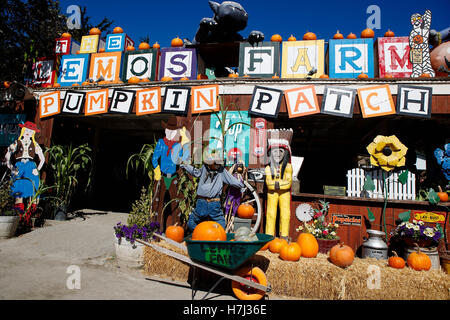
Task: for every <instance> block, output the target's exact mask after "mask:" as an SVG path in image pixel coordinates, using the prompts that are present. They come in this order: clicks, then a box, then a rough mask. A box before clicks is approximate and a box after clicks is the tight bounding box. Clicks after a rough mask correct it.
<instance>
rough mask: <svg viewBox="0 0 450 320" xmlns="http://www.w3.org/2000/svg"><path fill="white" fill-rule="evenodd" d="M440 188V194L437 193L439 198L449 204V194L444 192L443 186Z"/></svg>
mask: <svg viewBox="0 0 450 320" xmlns="http://www.w3.org/2000/svg"><path fill="white" fill-rule="evenodd" d="M438 188H439V192H438V193H437V195H438V197H439V200H440V201H441V202H447V201H448V193H447V192H445V191H442V188H441V186H438Z"/></svg>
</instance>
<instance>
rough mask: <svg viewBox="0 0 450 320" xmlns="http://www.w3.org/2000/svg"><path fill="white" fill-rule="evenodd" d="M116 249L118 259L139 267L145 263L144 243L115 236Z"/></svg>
mask: <svg viewBox="0 0 450 320" xmlns="http://www.w3.org/2000/svg"><path fill="white" fill-rule="evenodd" d="M114 245H115V249H116V257H117V259H118V260H119V261H120V262H122V263H125V264H126V265H128V266H134V267H139V266H142V265H143V264H144V245H143V244H141V243H139V242H134V243H133V244H131V243H130V241H128V240H126V239H124V238H121V239H117V238H115V242H114Z"/></svg>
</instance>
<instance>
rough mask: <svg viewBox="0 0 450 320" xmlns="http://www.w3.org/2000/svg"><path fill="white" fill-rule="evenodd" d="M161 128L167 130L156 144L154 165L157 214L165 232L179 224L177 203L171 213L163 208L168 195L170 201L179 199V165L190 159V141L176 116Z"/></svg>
mask: <svg viewBox="0 0 450 320" xmlns="http://www.w3.org/2000/svg"><path fill="white" fill-rule="evenodd" d="M161 126H162V127H163V128H164V129H165V137H164V138H163V139H159V140H158V142H157V144H156V147H155V150H154V152H153V157H152V165H153V168H155V169H154V174H155V180H156V181H158V183H157V185H156V189H155V196H156V198H155V203H156V212H157V213H158V222H159V224H160V226H161V227H162V228H163V230H165V229H166V227H167V226H170V225H173V224H175V222H178V217H177V216H178V212H179V209H177V208H178V204H177V203H176V201H174V202H172V204H171V210H170V211H171V212H170V213H167V214H166V213H165V212H163V207H164V204H165V203H166V202H167V201H168V200H167V201H166V200H165V197H166V196H167V193H168V195H169V197H170V199H176V198H178V192H177V184H178V179H177V178H178V174H177V171H178V165H179V164H180V163H181V162H183V161H188V160H189V158H190V145H189V142H190V140H189V138H188V137H187V136H186V128H185V127H184V126H182V124H180V122H179V121H178V118H177V117H176V116H171V117H170V118H169V120H168V121H167V122H164V121H161ZM161 180H162V181H161ZM170 199H169V200H170Z"/></svg>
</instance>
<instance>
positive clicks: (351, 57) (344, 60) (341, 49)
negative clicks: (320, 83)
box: [329, 39, 374, 78]
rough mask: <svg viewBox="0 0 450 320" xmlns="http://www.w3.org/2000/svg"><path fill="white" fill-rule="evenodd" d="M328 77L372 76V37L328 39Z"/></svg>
mask: <svg viewBox="0 0 450 320" xmlns="http://www.w3.org/2000/svg"><path fill="white" fill-rule="evenodd" d="M329 44H330V56H329V75H330V78H356V77H357V76H358V75H359V74H360V73H361V72H363V73H365V74H367V75H368V76H369V78H373V77H374V61H373V39H343V40H336V39H330V42H329Z"/></svg>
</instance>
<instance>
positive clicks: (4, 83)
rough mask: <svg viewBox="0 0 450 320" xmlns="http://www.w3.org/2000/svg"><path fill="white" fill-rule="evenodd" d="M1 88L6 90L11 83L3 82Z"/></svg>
mask: <svg viewBox="0 0 450 320" xmlns="http://www.w3.org/2000/svg"><path fill="white" fill-rule="evenodd" d="M3 86H4V87H5V88H6V89H8V88H9V87H10V86H11V82H10V81H3Z"/></svg>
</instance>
